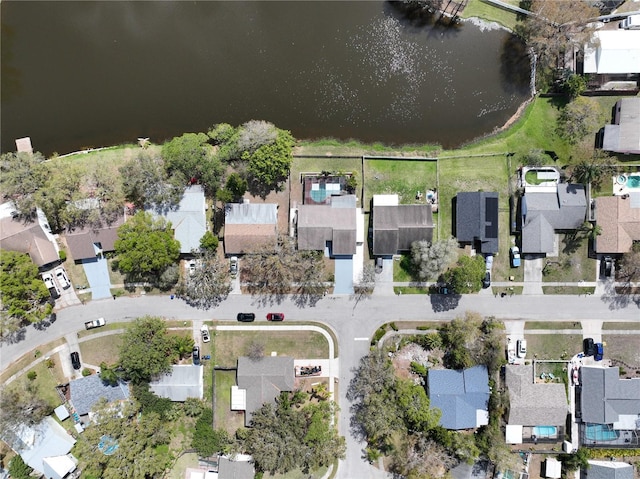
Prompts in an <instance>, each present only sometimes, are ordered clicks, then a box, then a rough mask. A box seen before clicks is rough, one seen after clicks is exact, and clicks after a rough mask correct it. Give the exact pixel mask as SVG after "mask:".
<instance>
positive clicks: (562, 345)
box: [525, 334, 582, 359]
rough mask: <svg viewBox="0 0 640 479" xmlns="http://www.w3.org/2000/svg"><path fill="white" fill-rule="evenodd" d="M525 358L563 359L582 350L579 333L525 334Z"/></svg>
mask: <svg viewBox="0 0 640 479" xmlns="http://www.w3.org/2000/svg"><path fill="white" fill-rule="evenodd" d="M525 338H526V340H527V349H528V351H527V358H534V357H535V358H536V359H564V358H570V357H572V356H573V355H574V354H577V353H579V352H580V351H582V335H581V334H525Z"/></svg>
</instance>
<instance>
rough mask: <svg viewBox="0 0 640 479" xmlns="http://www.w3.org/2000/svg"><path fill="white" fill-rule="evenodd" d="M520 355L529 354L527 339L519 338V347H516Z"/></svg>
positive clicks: (520, 356)
mask: <svg viewBox="0 0 640 479" xmlns="http://www.w3.org/2000/svg"><path fill="white" fill-rule="evenodd" d="M516 351H517V354H518V357H519V358H524V357H525V356H526V355H527V340H526V339H518V347H517V349H516Z"/></svg>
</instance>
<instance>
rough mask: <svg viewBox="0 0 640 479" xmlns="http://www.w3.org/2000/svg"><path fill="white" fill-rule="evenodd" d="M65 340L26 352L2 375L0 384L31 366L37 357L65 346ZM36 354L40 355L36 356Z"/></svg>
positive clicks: (58, 340)
mask: <svg viewBox="0 0 640 479" xmlns="http://www.w3.org/2000/svg"><path fill="white" fill-rule="evenodd" d="M65 342H66V341H65V340H64V338H60V339H56V340H55V341H51V342H50V343H47V344H43V345H42V346H40V347H39V348H37V349H32V350H31V351H28V352H26V353H25V354H24V355H23V356H22V357H21V358H20V359H18V360H17V361H16V362H14V363H13V364H12V365H11V366H9V367H8V368H7V369H5V370H4V371H3V372H2V374H0V383H2V384H4V383H5V382H6V381H7V379H9V378H10V377H11V376H13V375H14V374H16V373H17V372H18V371H20V370H21V369H23V368H26V367H27V366H29V365H30V364H31V363H32V362H33V360H34V359H35V358H36V357H39V356H41V355H44V356H46V355H47V354H49V352H50V351H51V350H53V349H55V348H57V347H58V346H61V345H63V344H65ZM36 352H38V355H37V356H36Z"/></svg>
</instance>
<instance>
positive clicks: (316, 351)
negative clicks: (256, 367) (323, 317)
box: [215, 330, 329, 367]
mask: <svg viewBox="0 0 640 479" xmlns="http://www.w3.org/2000/svg"><path fill="white" fill-rule="evenodd" d="M254 341H258V342H261V343H262V344H264V354H265V356H270V355H271V352H272V351H276V352H277V353H278V356H292V357H294V358H297V359H302V358H307V359H326V358H328V357H329V345H328V344H327V340H326V339H325V337H324V336H323V335H322V334H320V333H317V332H315V331H276V330H273V331H239V330H235V331H216V334H215V342H216V343H215V349H216V356H215V364H216V365H218V366H222V367H235V366H236V364H237V359H238V357H240V356H244V355H246V354H247V350H248V347H249V345H250V344H251V343H252V342H254Z"/></svg>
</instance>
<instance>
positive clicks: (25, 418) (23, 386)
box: [0, 380, 53, 433]
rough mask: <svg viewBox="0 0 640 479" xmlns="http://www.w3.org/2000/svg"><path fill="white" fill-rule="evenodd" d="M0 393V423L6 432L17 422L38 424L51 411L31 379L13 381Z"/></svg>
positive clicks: (13, 428)
mask: <svg viewBox="0 0 640 479" xmlns="http://www.w3.org/2000/svg"><path fill="white" fill-rule="evenodd" d="M0 393H1V394H0V424H1V425H2V430H3V431H6V432H7V433H9V432H11V431H14V430H15V427H16V426H18V425H19V424H27V425H34V424H38V423H39V422H40V421H42V420H43V419H44V418H45V417H46V416H48V415H49V414H51V413H52V412H53V408H52V407H51V406H50V405H49V404H48V403H47V401H46V400H45V399H43V398H42V397H41V395H40V393H39V391H38V385H37V384H35V383H34V382H33V381H25V380H22V381H15V382H13V383H11V384H10V385H8V386H5V387H3V388H2V389H1V390H0Z"/></svg>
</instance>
